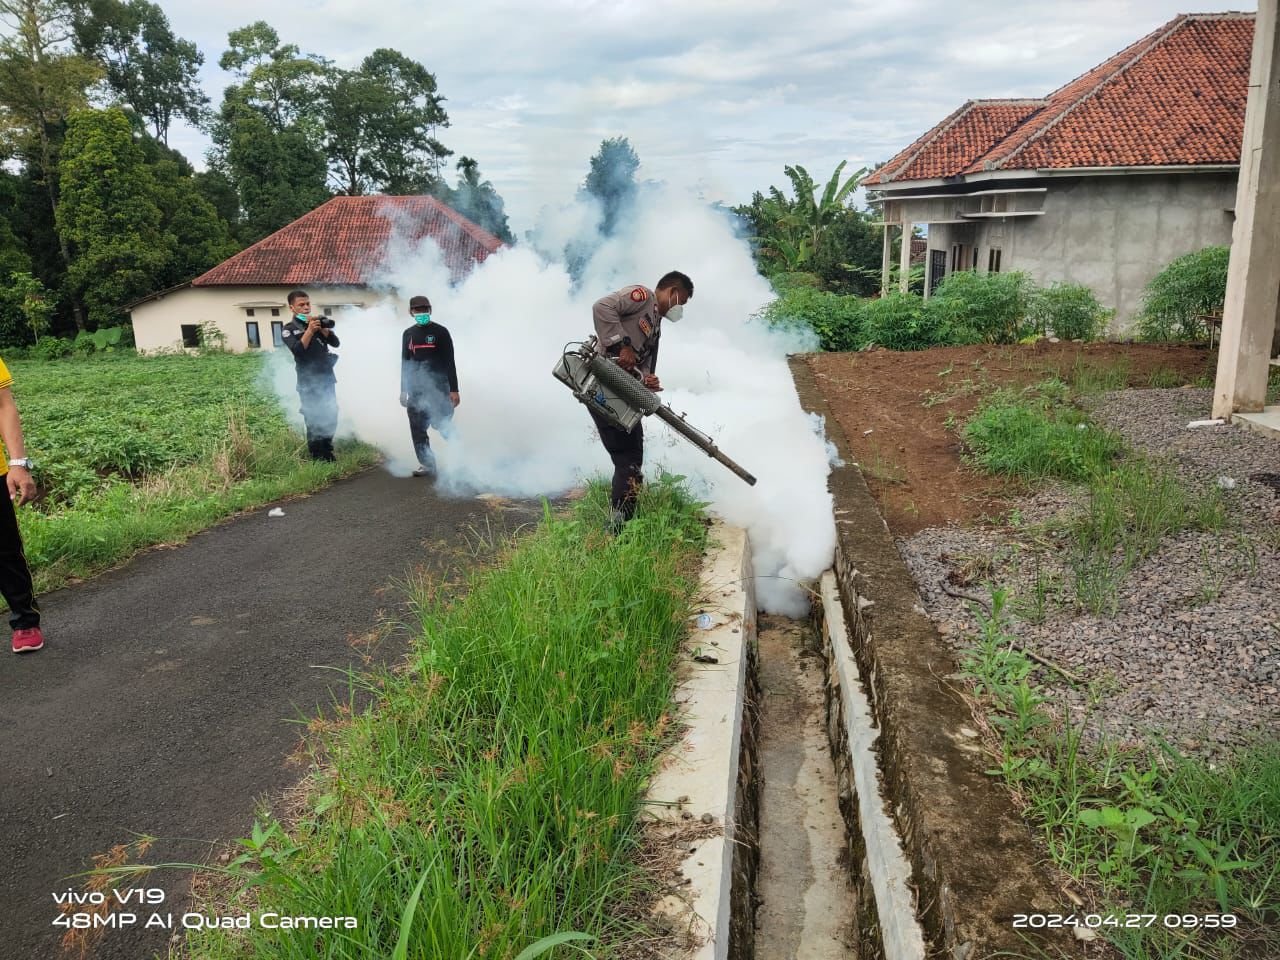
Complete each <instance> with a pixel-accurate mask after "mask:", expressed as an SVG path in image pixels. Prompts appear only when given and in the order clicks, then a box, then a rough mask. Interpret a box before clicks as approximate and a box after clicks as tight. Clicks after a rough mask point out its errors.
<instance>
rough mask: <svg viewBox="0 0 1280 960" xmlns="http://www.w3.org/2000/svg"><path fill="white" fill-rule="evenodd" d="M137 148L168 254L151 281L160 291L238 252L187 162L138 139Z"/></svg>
mask: <svg viewBox="0 0 1280 960" xmlns="http://www.w3.org/2000/svg"><path fill="white" fill-rule="evenodd" d="M139 146H140V147H141V149H142V152H143V156H144V158H145V160H146V163H147V169H148V171H149V172H150V174H151V178H152V182H153V194H152V195H153V196H154V198H155V201H156V205H157V206H158V207H159V208H160V216H161V219H160V230H161V232H162V233H163V234H165V235H166V237H167V238H170V237H171V238H172V241H171V242H170V241H169V240H168V239H166V246H167V247H169V248H170V249H171V250H172V256H171V257H170V258H169V260H168V261H167V262H166V263H165V264H164V266H163V267H162V269H161V271H160V272H159V273H158V274H157V275H156V276H155V277H154V278H153V280H152V289H153V290H162V289H164V288H166V287H171V286H173V285H175V284H178V283H182V282H183V281H186V280H190V279H191V278H192V277H194V276H198V275H199V274H201V273H204V272H205V271H206V270H208V269H209V268H211V267H213V266H216V265H217V264H219V263H221V262H222V261H223V260H225V259H227V258H228V257H230V256H231V255H232V254H234V253H235V252H236V251H237V250H238V249H239V245H238V244H236V243H235V241H234V240H233V239H232V236H231V227H230V224H229V222H228V221H227V219H225V218H224V217H222V216H221V215H220V214H219V211H218V209H217V208H216V207H215V206H214V204H213V203H212V202H211V201H210V200H209V199H208V198H207V197H206V196H205V194H204V191H203V190H202V189H201V185H200V184H201V181H200V180H198V179H197V174H196V173H195V171H194V170H193V169H192V167H191V164H190V163H188V162H187V159H186V158H185V157H184V156H183V155H182V154H181V153H179V152H178V151H177V150H173V149H170V148H169V147H166V146H165V145H164V144H162V143H160V142H159V141H158V140H153V139H151V138H150V137H148V136H146V135H143V136H142V137H141V138H139Z"/></svg>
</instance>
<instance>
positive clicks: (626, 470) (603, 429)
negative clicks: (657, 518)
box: [587, 407, 644, 520]
mask: <svg viewBox="0 0 1280 960" xmlns="http://www.w3.org/2000/svg"><path fill="white" fill-rule="evenodd" d="M587 412H588V413H590V414H591V419H592V420H594V421H595V422H596V429H597V430H599V431H600V441H601V442H602V443H603V444H604V448H605V450H607V451H608V452H609V458H610V459H611V460H613V486H612V489H611V491H610V497H609V500H610V502H611V503H612V504H613V509H615V510H618V511H621V513H622V515H623V516H624V517H626V519H628V520H630V519H631V516H632V514H634V513H635V512H636V495H637V494H638V493H639V492H640V485H641V484H642V483H643V482H644V473H643V470H644V424H643V423H637V424H636V425H635V427H634V429H632V430H631V431H630V432H628V431H626V430H623V429H622V428H620V427H615V426H614V425H613V424H611V423H610V422H609V421H608V420H606V419H605V418H604V417H602V416H601V415H600V414H598V413H596V412H595V411H594V410H592V409H591V408H590V407H588V408H587Z"/></svg>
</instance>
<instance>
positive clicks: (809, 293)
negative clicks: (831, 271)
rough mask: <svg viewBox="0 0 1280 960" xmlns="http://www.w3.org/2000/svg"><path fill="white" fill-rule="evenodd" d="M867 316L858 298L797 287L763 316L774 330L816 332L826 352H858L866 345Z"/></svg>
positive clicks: (862, 303)
mask: <svg viewBox="0 0 1280 960" xmlns="http://www.w3.org/2000/svg"><path fill="white" fill-rule="evenodd" d="M863 312H864V301H862V300H860V299H859V298H858V297H848V296H841V295H840V294H836V293H826V292H824V291H822V290H815V289H814V288H812V287H805V286H793V287H786V288H784V289H783V291H782V293H781V295H780V296H779V297H778V299H776V300H774V301H773V302H772V303H770V304H769V305H768V306H767V307H765V308H764V311H763V313H762V316H763V318H764V320H765V321H766V322H767V323H768V324H769V325H770V326H774V327H782V328H787V329H795V328H803V329H809V330H812V331H813V332H814V333H816V334H817V335H818V342H819V343H820V345H821V346H822V349H823V350H858V349H860V348H861V347H862V346H864V345H865V343H866V338H865V336H864V335H863V324H862V315H863Z"/></svg>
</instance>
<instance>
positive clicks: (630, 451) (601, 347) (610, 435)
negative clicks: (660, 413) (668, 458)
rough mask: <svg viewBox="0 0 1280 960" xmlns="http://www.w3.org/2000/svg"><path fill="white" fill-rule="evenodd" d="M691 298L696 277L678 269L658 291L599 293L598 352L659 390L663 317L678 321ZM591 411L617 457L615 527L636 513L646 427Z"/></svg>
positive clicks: (607, 446)
mask: <svg viewBox="0 0 1280 960" xmlns="http://www.w3.org/2000/svg"><path fill="white" fill-rule="evenodd" d="M691 299H693V281H692V280H690V279H689V278H688V277H687V276H685V275H684V274H683V273H680V272H679V271H677V270H673V271H671V272H670V273H668V274H667V275H666V276H664V277H663V278H662V279H661V280H659V281H658V286H657V288H656V289H655V290H650V289H649V288H648V287H643V286H638V285H637V286H630V287H623V288H622V289H621V290H616V291H614V292H613V293H611V294H609V295H608V296H605V297H601V298H600V299H599V300H597V301H596V302H595V305H594V306H593V307H592V308H591V318H592V320H593V321H594V322H595V328H596V350H597V351H599V352H600V353H603V354H604V355H605V356H608V357H612V358H614V359H615V360H616V361H617V364H618V366H619V367H621V368H622V369H623V370H626V371H628V372H629V373H631V374H632V375H634V376H638V377H639V379H640V382H641V383H643V384H644V385H645V386H646V387H648V388H649V389H650V390H653V391H655V392H656V391H658V390H661V389H662V385H661V383H660V382H659V381H658V378H657V376H656V375H655V373H654V370H655V369H656V368H657V362H658V340H659V338H660V336H661V333H662V320H663V318H664V317H665V318H666V319H668V320H670V321H671V322H672V323H675V322H676V321H678V320H679V319H680V315H681V314H682V313H683V312H684V305H685V304H686V303H688V302H689V301H690V300H691ZM587 410H588V412H590V414H591V419H592V420H594V421H595V423H596V429H597V430H599V431H600V440H601V442H602V443H603V444H604V448H605V450H607V451H608V452H609V457H610V459H612V460H613V488H612V492H611V498H610V499H611V503H612V505H613V523H614V526H615V527H620V526H621V525H622V524H623V523H626V521H628V520H630V519H631V516H632V514H633V513H635V509H636V496H637V494H638V493H639V490H640V484H641V483H643V482H644V477H643V468H644V426H643V424H642V423H640V422H637V423H636V425H635V426H634V427H633V428H632V429H631V430H629V431H628V430H624V429H622V428H621V427H616V426H614V425H613V424H612V423H611V422H610V421H609V420H608V418H606V417H605V416H603V415H602V414H601V413H599V412H598V411H597V410H596V409H595V408H593V407H591V406H588V407H587Z"/></svg>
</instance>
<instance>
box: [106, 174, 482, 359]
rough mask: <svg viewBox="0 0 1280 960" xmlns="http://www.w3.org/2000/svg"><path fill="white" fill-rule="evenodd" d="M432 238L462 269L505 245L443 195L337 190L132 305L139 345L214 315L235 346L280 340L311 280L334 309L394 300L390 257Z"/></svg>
mask: <svg viewBox="0 0 1280 960" xmlns="http://www.w3.org/2000/svg"><path fill="white" fill-rule="evenodd" d="M427 241H432V242H434V243H435V244H436V245H437V246H438V247H439V248H440V253H441V256H442V257H443V259H444V263H445V265H446V266H447V267H448V268H449V269H450V270H451V271H452V273H453V275H454V277H455V278H458V277H461V276H463V275H464V274H465V273H467V272H468V271H469V270H471V269H472V268H473V267H475V266H476V265H477V264H480V263H483V262H484V260H485V258H486V257H488V256H489V255H490V254H492V253H495V252H496V251H497V250H498V249H499V248H500V247H501V246H502V241H501V240H499V239H498V238H497V237H495V236H493V235H492V234H491V233H489V232H488V231H486V230H483V229H481V228H480V227H478V226H477V225H476V224H474V223H472V222H471V221H470V220H468V219H467V218H466V217H464V216H462V214H460V213H458V212H457V211H456V210H454V209H453V208H451V207H450V206H448V205H447V204H445V203H442V202H441V201H440V200H437V199H436V198H435V197H425V196H414V197H390V196H373V197H334V198H333V199H332V200H329V201H327V202H325V203H323V204H321V205H320V206H319V207H317V208H316V209H314V210H312V211H311V212H310V213H308V214H305V215H304V216H302V217H299V218H298V219H297V220H295V221H294V222H293V223H291V224H289V225H288V226H285V227H282V228H281V229H279V230H277V231H276V232H275V233H273V234H271V236H269V237H266V238H265V239H263V240H260V241H258V242H257V243H255V244H254V245H253V246H251V247H249V248H248V249H246V250H242V251H241V252H240V253H237V254H236V255H235V256H234V257H231V258H230V259H229V260H226V261H224V262H223V263H220V264H219V265H218V266H216V267H214V268H213V269H212V270H210V271H208V272H207V273H204V274H202V275H200V276H198V277H196V278H195V279H194V280H192V281H190V282H189V283H185V284H183V285H181V286H179V287H174V288H172V289H169V290H163V291H160V292H158V293H154V294H152V295H151V296H150V297H146V298H145V299H143V300H139V301H137V302H136V303H134V304H132V305H131V307H130V319H131V321H132V323H133V333H134V339H135V341H136V343H137V347H138V350H139V351H140V352H147V351H154V350H161V349H172V348H174V347H194V346H198V345H199V343H200V337H201V332H200V331H201V329H202V328H204V325H205V324H213V325H214V326H215V327H216V328H217V329H219V330H221V331H222V333H223V334H224V335H225V336H226V338H227V340H226V343H227V347H228V348H229V349H231V350H235V351H237V352H239V351H243V350H253V349H265V350H270V349H275V348H277V347H279V346H281V342H280V332H281V329H282V327H283V326H284V324H285V323H286V322H287V321H288V319H289V312H288V309H287V305H286V303H285V297H286V296H288V293H289V291H290V290H293V289H296V288H303V289H305V290H306V291H307V292H308V293H310V294H311V303H312V306H313V308H315V309H319V310H321V311H323V312H324V313H325V314H326V315H328V316H335V315H337V314H340V313H341V312H342V311H344V310H351V309H353V308H364V307H371V306H374V305H376V304H378V303H381V302H384V301H389V300H392V299H393V298H394V295H395V291H392V290H389V289H387V288H386V285H385V282H384V281H383V279H382V278H383V277H384V275H385V271H386V269H387V267H388V266H389V263H388V258H389V256H392V255H393V253H394V251H396V250H400V249H414V248H416V247H417V246H418V245H419V244H421V243H424V242H427ZM415 292H417V291H415ZM395 310H396V312H397V313H399V312H402V310H403V305H402V304H400V303H398V302H396V303H395Z"/></svg>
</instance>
